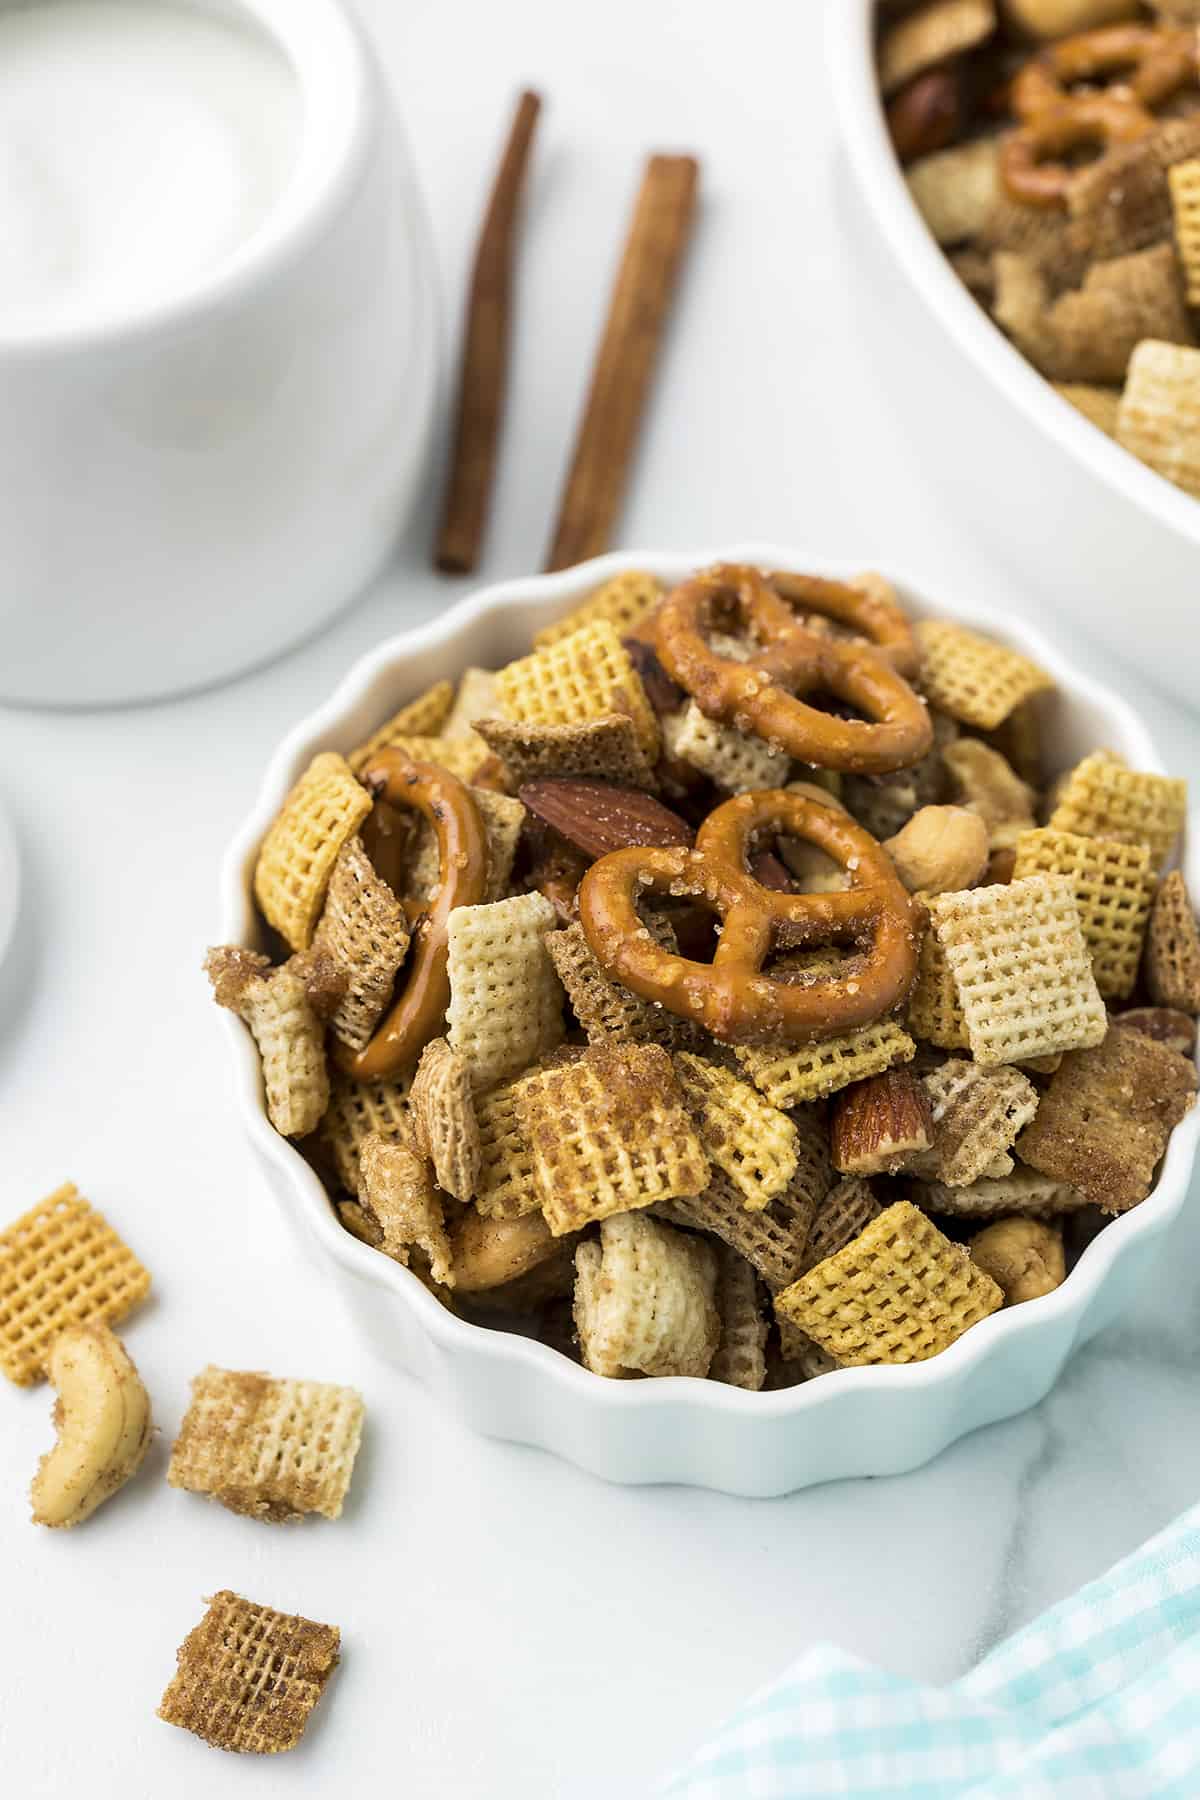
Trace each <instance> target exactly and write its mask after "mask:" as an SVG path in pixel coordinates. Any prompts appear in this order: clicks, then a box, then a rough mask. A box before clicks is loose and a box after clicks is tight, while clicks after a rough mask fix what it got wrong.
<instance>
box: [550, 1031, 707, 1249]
mask: <svg viewBox="0 0 1200 1800" xmlns="http://www.w3.org/2000/svg"><path fill="white" fill-rule="evenodd" d="M516 1109H517V1119H518V1123H519V1125H520V1128H521V1130H522V1132H523V1134H524V1136H525V1138H526V1139H527V1140H528V1142H529V1145H530V1147H531V1149H532V1151H533V1160H534V1168H535V1170H536V1172H537V1178H538V1181H539V1183H540V1185H541V1190H542V1210H543V1212H544V1213H545V1216H546V1222H547V1224H548V1225H549V1226H550V1229H551V1231H552V1232H553V1233H554V1234H555V1236H556V1237H561V1236H562V1235H563V1234H564V1233H565V1232H568V1231H576V1230H578V1229H579V1227H580V1226H582V1225H586V1224H588V1223H589V1222H590V1221H592V1220H595V1219H605V1218H608V1217H609V1216H610V1215H611V1214H613V1213H619V1212H627V1211H629V1210H631V1209H632V1208H634V1207H642V1206H649V1205H650V1203H651V1202H652V1201H654V1200H670V1199H674V1198H676V1197H677V1196H680V1195H690V1194H699V1193H702V1192H703V1190H704V1188H705V1186H706V1184H707V1182H708V1178H709V1163H708V1158H707V1156H706V1155H705V1154H704V1150H703V1147H702V1145H701V1143H700V1139H699V1137H698V1136H697V1134H696V1130H695V1127H694V1126H693V1124H692V1122H691V1120H690V1118H689V1117H688V1114H687V1111H686V1108H685V1106H684V1103H683V1096H682V1094H681V1093H680V1090H679V1085H678V1083H677V1082H676V1080H675V1075H674V1071H673V1070H672V1068H671V1059H670V1057H669V1056H668V1055H667V1053H666V1051H665V1050H663V1049H661V1048H660V1047H659V1046H658V1045H657V1044H611V1045H607V1044H604V1045H596V1046H593V1047H592V1048H591V1049H589V1050H586V1051H584V1052H583V1054H582V1055H580V1056H579V1057H578V1058H577V1059H576V1060H574V1061H571V1062H561V1063H556V1064H552V1065H551V1066H550V1067H547V1068H543V1069H541V1070H538V1071H536V1072H535V1073H534V1074H532V1075H530V1076H528V1077H527V1079H526V1080H524V1081H522V1082H521V1083H520V1085H519V1086H518V1088H517V1091H516Z"/></svg>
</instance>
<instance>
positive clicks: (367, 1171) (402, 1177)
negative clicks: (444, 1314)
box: [358, 1127, 454, 1287]
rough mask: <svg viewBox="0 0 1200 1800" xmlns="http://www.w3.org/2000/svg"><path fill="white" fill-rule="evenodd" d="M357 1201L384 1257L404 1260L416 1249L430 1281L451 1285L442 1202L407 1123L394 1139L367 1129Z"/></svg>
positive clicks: (448, 1248)
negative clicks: (377, 1234) (379, 1234)
mask: <svg viewBox="0 0 1200 1800" xmlns="http://www.w3.org/2000/svg"><path fill="white" fill-rule="evenodd" d="M358 1194H359V1200H360V1202H361V1203H362V1207H363V1210H364V1211H365V1212H367V1213H369V1214H370V1216H371V1217H372V1218H373V1219H374V1220H375V1222H376V1224H377V1225H378V1226H379V1228H380V1230H381V1231H382V1233H383V1240H382V1243H381V1245H380V1248H381V1249H382V1251H383V1253H384V1255H385V1256H390V1257H392V1258H393V1259H394V1260H395V1261H396V1262H398V1263H403V1264H404V1266H405V1268H407V1267H408V1266H409V1263H410V1261H411V1252H412V1251H413V1250H418V1251H420V1253H421V1255H422V1256H423V1257H424V1258H425V1260H426V1261H427V1262H428V1264H429V1272H430V1274H431V1275H432V1277H433V1279H434V1281H437V1282H441V1283H443V1284H444V1285H445V1286H446V1287H453V1286H454V1271H453V1269H452V1268H451V1266H450V1264H451V1258H450V1245H449V1242H448V1240H447V1237H446V1221H445V1218H444V1216H443V1213H442V1203H441V1200H440V1199H439V1198H438V1195H437V1192H436V1190H435V1188H434V1185H433V1182H432V1181H431V1180H430V1177H429V1167H428V1164H427V1163H426V1161H425V1159H424V1157H423V1156H421V1155H420V1154H419V1152H418V1150H417V1147H416V1142H415V1140H414V1138H413V1134H412V1129H411V1127H408V1128H406V1130H405V1131H404V1133H403V1134H402V1135H400V1136H396V1137H386V1138H385V1137H381V1136H380V1134H379V1133H378V1132H372V1133H371V1135H370V1136H369V1137H368V1138H366V1139H365V1140H364V1142H363V1146H362V1150H361V1153H360V1156H359V1188H358Z"/></svg>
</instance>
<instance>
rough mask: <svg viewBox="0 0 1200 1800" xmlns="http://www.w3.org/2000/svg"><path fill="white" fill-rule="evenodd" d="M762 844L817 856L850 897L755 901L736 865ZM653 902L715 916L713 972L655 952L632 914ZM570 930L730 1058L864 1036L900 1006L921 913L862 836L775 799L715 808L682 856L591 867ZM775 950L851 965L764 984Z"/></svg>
mask: <svg viewBox="0 0 1200 1800" xmlns="http://www.w3.org/2000/svg"><path fill="white" fill-rule="evenodd" d="M767 832H771V833H778V832H784V833H786V834H787V835H788V836H792V837H799V838H804V839H806V840H807V841H808V842H809V843H812V844H816V845H818V846H819V847H820V849H822V850H824V851H825V852H826V853H827V854H828V855H829V856H831V857H833V858H834V859H835V860H836V861H837V862H839V863H840V864H841V865H842V867H843V868H844V869H845V870H846V872H847V874H848V875H849V877H850V881H851V886H850V887H849V888H848V889H847V890H845V891H844V892H841V893H830V894H792V893H779V892H777V891H776V890H774V889H771V888H765V887H763V886H762V884H761V883H760V882H758V881H756V880H755V879H754V878H753V876H752V875H750V874H749V872H748V868H747V862H748V858H749V856H750V854H751V853H752V850H753V848H754V841H755V839H756V838H757V837H759V836H760V835H761V834H764V833H767ZM651 893H657V894H672V895H676V896H689V897H693V898H695V899H698V900H700V901H702V902H703V903H704V905H705V906H707V907H710V908H711V909H712V911H713V912H715V913H717V914H718V915H719V917H720V919H721V933H720V940H719V942H718V945H717V950H716V954H715V955H714V957H713V960H712V962H711V963H701V962H693V961H692V960H691V959H690V958H688V957H684V956H678V955H675V954H673V953H672V952H670V951H668V950H664V949H663V948H662V946H661V945H660V944H658V943H657V942H656V941H655V939H654V938H653V937H652V936H651V934H650V932H649V931H648V930H647V928H646V926H645V925H644V923H643V922H642V920H641V918H640V917H639V915H638V910H637V907H638V901H639V900H641V899H644V898H645V897H646V896H647V895H649V894H651ZM579 920H580V924H581V925H582V926H583V930H584V933H585V935H586V937H587V940H588V943H589V944H590V945H591V948H592V952H593V954H594V955H595V956H596V957H597V959H598V960H599V962H600V964H601V966H602V967H603V969H604V970H605V972H606V973H607V974H608V975H609V976H610V977H611V978H612V979H614V980H616V981H619V982H620V983H621V984H622V986H624V987H627V988H629V989H630V990H631V991H632V992H633V993H635V994H640V995H641V997H642V998H643V999H644V1000H649V1001H652V1002H653V1003H655V1004H656V1005H659V1006H663V1007H665V1008H666V1009H667V1011H668V1012H672V1013H676V1014H678V1015H679V1017H681V1018H685V1019H693V1020H695V1021H697V1022H698V1023H699V1024H701V1025H703V1026H704V1028H705V1030H707V1031H709V1032H711V1034H712V1035H713V1037H716V1038H720V1039H722V1040H723V1041H724V1042H726V1043H735V1044H753V1043H765V1042H771V1041H778V1040H780V1039H782V1040H784V1041H785V1042H787V1043H792V1044H802V1043H813V1042H817V1041H819V1040H821V1039H823V1038H831V1037H840V1036H842V1035H843V1034H844V1033H845V1032H847V1031H852V1030H854V1029H855V1028H856V1027H858V1026H860V1025H868V1024H870V1023H872V1022H873V1021H874V1020H875V1019H878V1018H880V1017H881V1016H882V1015H883V1014H884V1013H886V1012H889V1011H891V1009H892V1008H893V1007H895V1006H896V1005H898V1004H899V1002H900V1001H901V1000H903V999H904V997H905V995H906V994H907V993H908V990H909V988H910V987H911V986H912V983H913V980H914V978H915V975H916V968H917V952H918V949H919V942H920V920H919V913H918V909H917V908H916V907H915V906H914V904H913V902H912V900H911V898H910V896H909V894H908V893H907V891H906V889H905V888H904V887H903V885H902V884H901V882H900V880H899V878H898V877H897V875H896V872H895V869H894V868H893V866H892V863H891V859H890V858H889V857H888V855H887V853H886V852H885V851H884V850H883V849H881V847H880V846H879V844H877V843H876V841H875V839H874V838H873V837H871V835H870V833H869V832H866V831H864V830H863V829H862V827H861V826H860V825H856V824H855V822H854V821H853V820H852V819H851V818H850V817H849V815H848V814H845V813H842V812H841V811H839V810H838V809H837V808H835V807H832V806H825V805H823V804H822V803H821V802H819V801H816V800H812V799H809V798H808V797H807V796H806V795H802V794H795V793H789V792H787V791H786V790H784V789H768V790H766V791H764V792H761V793H754V794H740V795H738V796H737V798H735V799H733V800H728V801H726V802H725V804H724V805H723V806H719V807H717V809H716V811H715V812H712V813H710V814H709V816H708V818H707V819H706V820H705V821H704V824H703V825H702V826H701V827H700V830H699V833H698V835H697V838H696V845H695V848H694V849H692V850H689V849H686V848H682V847H677V848H672V849H656V848H649V849H646V848H634V849H629V850H614V851H612V852H611V853H610V854H609V855H608V856H604V857H601V858H600V860H599V861H598V862H596V863H594V864H593V865H592V867H591V868H590V869H589V870H588V872H587V874H586V875H585V876H584V878H583V881H582V883H581V885H580V889H579ZM781 940H783V941H786V943H787V944H788V946H789V947H792V946H807V945H812V944H819V943H831V942H832V943H851V944H856V945H857V946H858V947H859V949H860V951H861V952H862V954H861V955H860V956H858V957H856V958H854V959H852V965H851V967H850V968H848V969H847V970H846V971H844V972H842V973H840V974H837V975H828V976H817V977H814V978H813V979H812V980H811V981H807V982H805V983H803V984H801V985H795V984H793V983H791V982H784V981H779V980H776V979H774V978H773V977H772V976H770V975H767V974H764V973H763V963H764V962H765V960H766V958H767V956H768V955H769V954H770V952H771V950H772V949H773V948H774V947H775V946H776V945H777V944H778V943H779V942H780V941H781Z"/></svg>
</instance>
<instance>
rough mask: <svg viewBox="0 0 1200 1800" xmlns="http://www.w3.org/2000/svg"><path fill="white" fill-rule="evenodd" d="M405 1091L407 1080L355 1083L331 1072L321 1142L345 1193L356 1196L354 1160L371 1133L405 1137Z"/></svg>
mask: <svg viewBox="0 0 1200 1800" xmlns="http://www.w3.org/2000/svg"><path fill="white" fill-rule="evenodd" d="M408 1090H409V1083H408V1082H407V1081H387V1080H378V1081H355V1080H354V1079H353V1078H352V1077H351V1076H349V1075H343V1074H341V1073H340V1071H337V1070H335V1071H334V1074H333V1076H332V1078H331V1080H330V1084H329V1105H328V1107H327V1108H326V1111H325V1116H324V1118H323V1119H322V1120H321V1143H322V1145H323V1146H324V1148H325V1149H326V1150H327V1151H328V1152H329V1155H330V1157H331V1158H332V1160H333V1164H334V1168H335V1169H336V1171H337V1177H338V1180H339V1181H340V1182H341V1184H342V1186H343V1187H344V1188H345V1189H346V1190H347V1192H348V1193H351V1194H357V1193H358V1183H359V1168H358V1159H359V1155H360V1154H361V1151H362V1147H363V1145H364V1143H365V1142H366V1140H367V1138H368V1137H370V1136H371V1134H372V1132H378V1133H379V1135H380V1136H381V1137H387V1138H397V1137H403V1136H405V1135H406V1133H407V1131H408Z"/></svg>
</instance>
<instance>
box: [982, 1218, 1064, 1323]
mask: <svg viewBox="0 0 1200 1800" xmlns="http://www.w3.org/2000/svg"><path fill="white" fill-rule="evenodd" d="M969 1248H970V1252H971V1261H972V1262H973V1263H975V1264H976V1266H977V1267H978V1268H980V1269H982V1270H983V1271H984V1273H985V1274H986V1275H990V1276H991V1278H992V1280H993V1281H994V1282H995V1283H996V1284H997V1286H998V1287H1000V1288H1002V1289H1003V1291H1004V1304H1005V1306H1019V1305H1020V1304H1021V1302H1022V1301H1023V1300H1037V1299H1039V1298H1040V1297H1041V1295H1042V1294H1052V1293H1053V1292H1054V1290H1055V1288H1056V1287H1059V1286H1061V1284H1062V1282H1063V1281H1065V1279H1066V1274H1067V1265H1066V1259H1065V1256H1064V1254H1063V1240H1062V1232H1061V1230H1060V1229H1059V1227H1058V1226H1057V1225H1052V1224H1045V1223H1043V1221H1042V1220H1041V1219H1016V1218H1014V1219H998V1220H997V1221H996V1223H995V1224H994V1225H989V1226H987V1227H986V1229H985V1230H983V1231H980V1232H978V1233H976V1235H975V1236H974V1237H973V1238H972V1239H971V1243H970V1246H969Z"/></svg>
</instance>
